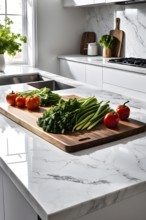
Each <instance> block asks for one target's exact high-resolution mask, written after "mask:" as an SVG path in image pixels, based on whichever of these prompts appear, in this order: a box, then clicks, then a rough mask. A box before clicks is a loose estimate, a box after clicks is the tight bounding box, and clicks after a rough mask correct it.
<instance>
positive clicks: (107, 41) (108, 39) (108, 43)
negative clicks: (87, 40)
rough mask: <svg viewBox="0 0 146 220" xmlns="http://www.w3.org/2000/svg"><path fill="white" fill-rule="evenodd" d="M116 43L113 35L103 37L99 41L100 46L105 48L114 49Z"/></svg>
mask: <svg viewBox="0 0 146 220" xmlns="http://www.w3.org/2000/svg"><path fill="white" fill-rule="evenodd" d="M114 41H115V38H114V37H113V36H111V35H103V36H101V38H100V39H99V40H98V42H99V44H100V45H101V46H102V47H105V48H112V46H113V44H114Z"/></svg>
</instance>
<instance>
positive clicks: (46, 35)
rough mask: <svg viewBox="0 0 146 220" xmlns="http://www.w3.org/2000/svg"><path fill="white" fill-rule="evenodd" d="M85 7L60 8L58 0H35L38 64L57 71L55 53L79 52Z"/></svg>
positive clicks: (44, 68)
mask: <svg viewBox="0 0 146 220" xmlns="http://www.w3.org/2000/svg"><path fill="white" fill-rule="evenodd" d="M84 23H85V9H83V8H63V4H62V1H61V0H38V1H37V33H38V36H37V37H38V65H37V66H38V67H39V68H40V69H43V70H47V71H49V72H52V73H56V74H57V73H59V62H58V60H57V56H58V55H63V54H71V53H79V50H80V40H81V36H82V33H83V31H84Z"/></svg>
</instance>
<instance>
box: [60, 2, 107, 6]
mask: <svg viewBox="0 0 146 220" xmlns="http://www.w3.org/2000/svg"><path fill="white" fill-rule="evenodd" d="M101 3H106V0H63V4H64V6H65V7H72V6H74V7H75V6H76V7H77V6H88V5H93V6H94V4H101Z"/></svg>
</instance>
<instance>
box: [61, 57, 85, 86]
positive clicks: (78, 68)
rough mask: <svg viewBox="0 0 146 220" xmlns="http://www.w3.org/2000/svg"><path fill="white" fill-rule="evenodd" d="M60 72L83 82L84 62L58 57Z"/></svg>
mask: <svg viewBox="0 0 146 220" xmlns="http://www.w3.org/2000/svg"><path fill="white" fill-rule="evenodd" d="M60 74H61V75H62V76H64V77H67V78H70V79H75V80H78V81H81V82H85V80H86V79H85V64H83V63H77V62H73V61H69V60H64V59H60Z"/></svg>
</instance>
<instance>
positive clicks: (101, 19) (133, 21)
mask: <svg viewBox="0 0 146 220" xmlns="http://www.w3.org/2000/svg"><path fill="white" fill-rule="evenodd" d="M116 17H119V18H120V19H121V30H123V31H124V32H125V37H124V44H123V50H122V56H126V57H138V58H146V40H145V36H146V23H145V20H146V4H139V5H130V6H120V5H113V4H112V5H107V6H103V7H94V8H88V9H86V20H85V21H86V22H85V30H86V31H94V32H95V33H96V34H97V38H98V39H99V38H100V36H102V35H103V34H108V33H109V31H110V30H112V29H114V28H115V18H116ZM100 54H101V50H100Z"/></svg>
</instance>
